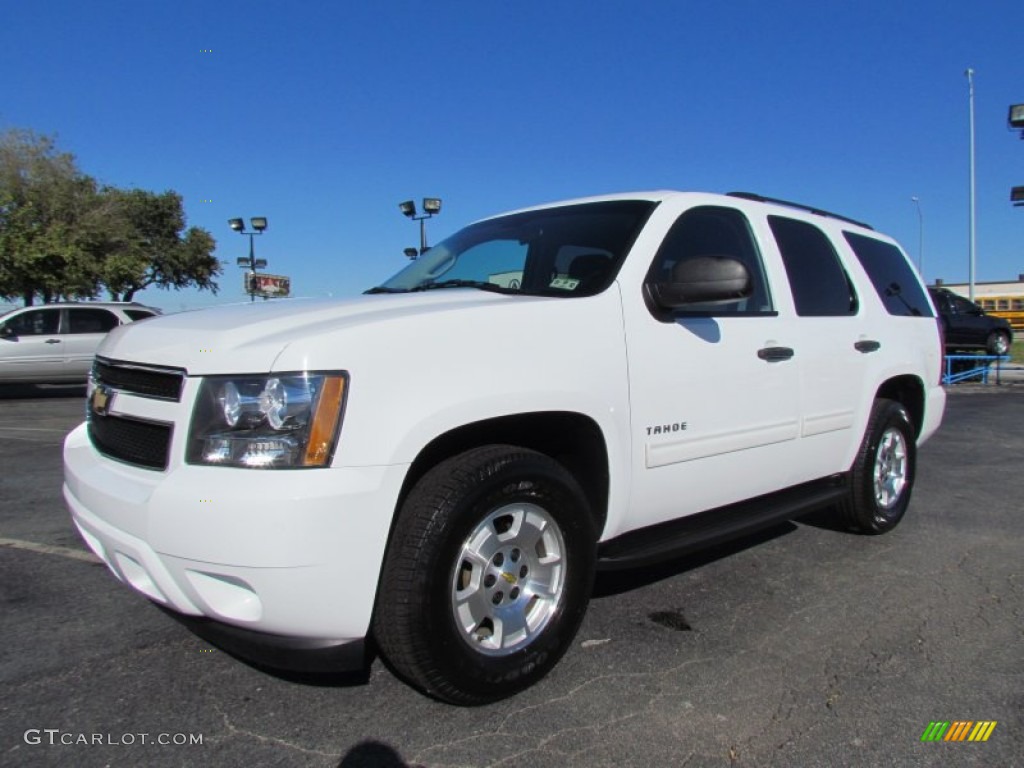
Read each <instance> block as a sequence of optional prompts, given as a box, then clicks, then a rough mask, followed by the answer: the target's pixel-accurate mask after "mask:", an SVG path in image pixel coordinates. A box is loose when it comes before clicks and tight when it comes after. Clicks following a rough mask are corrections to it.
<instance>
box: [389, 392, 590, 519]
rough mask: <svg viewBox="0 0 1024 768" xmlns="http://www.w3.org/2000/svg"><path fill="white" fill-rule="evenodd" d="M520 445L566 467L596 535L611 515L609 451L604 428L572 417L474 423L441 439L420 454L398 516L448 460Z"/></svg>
mask: <svg viewBox="0 0 1024 768" xmlns="http://www.w3.org/2000/svg"><path fill="white" fill-rule="evenodd" d="M493 444H503V445H516V446H519V447H522V448H529V449H531V450H534V451H537V452H538V453H543V454H545V455H547V456H549V457H550V458H552V459H554V460H555V461H558V462H559V463H560V464H562V465H563V466H564V467H565V468H566V469H567V470H568V471H569V473H570V474H572V476H573V477H574V478H575V479H576V481H577V482H578V483H579V484H580V487H582V488H583V492H584V493H585V494H586V497H587V502H588V504H589V506H590V509H591V512H592V513H593V515H594V523H595V525H596V527H597V530H599V531H600V530H601V529H603V527H604V523H605V520H606V518H607V515H608V498H609V485H610V472H609V463H608V462H609V459H608V446H607V443H606V441H605V437H604V433H603V432H602V431H601V428H600V426H598V424H597V422H595V421H594V420H593V419H592V418H590V417H589V416H586V415H584V414H582V413H577V412H572V411H541V412H533V413H521V414H514V415H509V416H499V417H495V418H492V419H485V420H482V421H476V422H471V423H469V424H463V425H461V426H459V427H455V428H452V429H450V430H449V431H447V432H445V433H443V434H440V435H438V436H437V437H435V438H434V439H433V440H431V441H430V442H429V443H427V444H426V445H425V446H424V447H423V448H422V449H421V450H420V452H419V453H418V454H417V456H416V458H415V459H414V460H413V462H412V464H411V465H410V467H409V471H408V472H407V473H406V476H405V481H404V482H403V483H402V488H401V491H400V492H399V494H398V500H397V503H396V507H395V509H396V515H397V510H398V509H399V508H401V506H402V504H403V503H404V502H405V498H406V497H407V496H408V494H409V492H410V491H411V490H412V488H413V486H415V485H416V482H417V481H418V480H419V479H420V478H421V477H423V475H425V474H426V473H427V472H428V471H429V470H430V468H431V467H434V466H436V465H437V464H439V463H440V462H442V461H444V460H445V459H447V458H449V457H451V456H455V455H457V454H459V453H463V452H465V451H468V450H470V449H472V448H478V447H480V446H484V445H493Z"/></svg>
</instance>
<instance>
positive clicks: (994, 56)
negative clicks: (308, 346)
mask: <svg viewBox="0 0 1024 768" xmlns="http://www.w3.org/2000/svg"><path fill="white" fill-rule="evenodd" d="M1022 30H1024V3H1022V2H1019V0H978V2H975V3H967V2H938V1H935V0H932V1H931V2H902V1H894V0H888V1H887V2H878V1H877V0H862V1H861V2H858V3H851V2H848V1H847V2H830V1H829V0H817V1H816V2H805V1H803V0H778V1H777V2H774V3H764V2H748V1H747V0H730V2H723V3H695V2H685V0H675V1H674V2H663V1H661V0H657V1H654V2H643V1H642V0H640V1H636V0H634V2H630V3H626V2H619V1H618V0H615V1H612V0H608V1H605V0H591V2H588V3H582V2H566V1H564V0H544V2H531V1H530V0H520V2H518V3H511V2H500V1H499V0H488V1H485V2H480V1H479V0H477V2H468V1H467V0H452V1H451V2H432V3H426V2H409V1H407V0H393V2H389V3H381V4H376V3H352V2H339V3H334V4H327V3H323V4H318V3H309V2H290V3H285V2H273V3H269V2H268V3H263V2H244V3H243V2H222V1H221V0H206V2H193V1H191V0H183V1H175V2H170V1H169V0H168V1H163V0H134V1H133V2H127V1H125V2H109V1H107V0H97V1H94V2H87V3H83V2H50V3H8V4H6V7H5V8H4V11H3V21H2V24H0V67H2V69H0V71H2V72H3V73H4V78H3V81H4V84H3V96H2V98H0V129H6V128H11V127H20V128H31V129H33V130H35V131H37V132H40V133H45V134H55V135H56V136H57V138H58V143H59V146H60V147H61V148H62V149H64V150H66V151H69V152H72V153H74V154H75V155H76V156H77V158H78V161H79V165H80V167H81V168H82V169H83V170H84V171H86V172H87V173H89V174H91V175H93V176H95V177H97V178H98V179H100V180H101V181H103V182H105V183H108V184H114V185H118V186H123V187H124V186H135V187H140V188H143V189H149V190H153V191H163V190H165V189H173V190H176V191H177V192H179V193H181V194H182V195H183V197H184V198H185V208H186V213H187V215H188V219H189V224H190V225H196V226H201V227H204V228H206V229H208V230H209V231H210V232H212V233H213V235H214V236H215V237H216V238H217V241H218V248H217V255H218V256H219V257H220V258H221V259H222V260H224V261H225V263H226V266H225V274H224V276H223V277H222V278H221V281H220V282H221V286H222V290H221V293H220V294H219V295H218V296H217V297H216V298H213V297H211V296H209V294H197V293H195V292H191V291H188V292H181V293H167V292H163V291H154V290H151V291H147V292H145V293H143V294H141V295H140V296H139V298H140V299H142V300H143V301H147V302H149V303H152V304H155V305H157V306H161V307H164V308H166V309H170V310H175V309H180V308H183V307H186V306H187V307H194V306H198V305H202V304H206V303H210V302H223V301H237V300H240V299H243V298H244V295H243V294H242V289H241V270H240V269H238V268H237V267H236V266H235V258H236V257H237V256H243V255H245V254H247V253H248V243H247V241H246V239H244V238H242V237H239V236H238V235H236V234H234V233H233V232H231V230H230V229H229V228H228V226H227V219H229V218H231V217H234V216H243V217H246V218H248V217H250V216H267V217H268V218H269V221H270V226H269V228H268V230H267V232H266V234H265V235H264V236H263V237H262V238H259V239H257V241H256V251H257V256H258V257H261V258H266V259H267V260H268V261H269V268H268V271H270V272H273V273H277V274H286V275H290V276H291V277H292V289H293V293H294V294H296V295H303V296H323V295H328V294H330V295H334V296H349V295H354V294H357V293H358V292H360V291H361V290H363V289H364V288H367V287H369V286H371V285H375V284H377V283H379V282H381V281H382V280H383V279H385V278H386V277H387V276H389V275H390V274H391V273H393V272H395V271H397V270H398V269H400V268H401V267H402V266H404V263H405V258H404V257H403V256H402V249H403V248H404V247H406V246H412V245H415V244H417V241H418V230H417V228H416V225H415V224H413V223H410V222H409V221H408V220H406V219H404V218H403V217H402V216H401V214H400V213H399V211H398V207H397V204H398V203H399V202H400V201H402V200H405V199H409V198H413V199H416V200H417V201H419V200H420V199H421V198H422V197H424V196H439V197H442V198H443V200H444V208H443V210H442V212H441V214H440V216H438V217H437V218H435V219H433V220H431V221H430V222H429V223H428V225H427V228H428V236H429V238H430V240H431V241H432V242H434V241H436V240H437V239H439V238H441V237H443V236H445V235H447V234H450V233H451V232H453V231H455V230H456V229H459V228H460V227H462V226H464V225H465V224H467V223H469V222H471V221H473V220H475V219H477V218H480V217H483V216H486V215H489V214H492V213H498V212H500V211H503V210H509V209H512V208H516V207H522V206H525V205H531V204H535V203H540V202H546V201H550V200H557V199H562V198H567V197H575V196H582V195H589V194H602V193H607V192H619V191H629V190H641V189H662V188H672V189H697V190H708V191H715V192H726V191H731V190H736V189H740V190H749V191H756V192H760V193H762V194H765V195H769V196H773V197H780V198H785V199H792V200H798V201H801V202H807V203H811V204H814V205H817V206H820V207H822V208H826V209H829V210H834V211H837V212H839V213H844V214H846V215H848V216H851V217H853V218H857V219H860V220H864V221H868V222H870V223H871V224H873V225H874V226H875V227H876V228H877V229H880V230H881V231H883V232H886V233H887V234H891V235H893V236H894V237H896V238H897V239H899V240H900V241H901V242H902V243H903V245H904V247H905V248H906V249H907V251H908V252H909V253H910V255H911V257H912V258H913V259H914V260H915V261H916V260H917V257H918V218H917V212H916V209H915V207H914V203H912V202H911V199H910V198H911V196H913V195H917V196H918V197H920V200H921V208H922V211H923V215H924V271H925V276H926V277H927V278H928V280H929V281H931V280H933V279H934V278H936V277H942V278H944V279H945V280H946V281H947V282H954V281H958V280H966V279H967V269H968V98H967V92H968V91H967V89H968V86H967V79H966V77H965V76H964V70H965V69H966V68H967V67H968V66H970V67H973V68H974V69H975V72H976V75H975V87H976V126H977V190H978V197H977V211H978V218H977V221H978V230H977V255H978V269H977V279H978V280H997V279H1010V278H1016V276H1017V274H1018V273H1021V272H1024V209H1022V208H1017V209H1015V208H1013V207H1012V206H1011V205H1010V203H1009V189H1010V187H1011V186H1014V185H1024V141H1021V140H1020V139H1019V138H1018V136H1017V134H1014V133H1011V132H1010V131H1008V129H1007V127H1006V115H1007V109H1008V107H1009V105H1010V104H1012V103H1022V102H1024V46H1022V44H1021V33H1022ZM207 51H209V52H207ZM207 200H209V201H212V202H205V201H207Z"/></svg>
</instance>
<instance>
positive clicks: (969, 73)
mask: <svg viewBox="0 0 1024 768" xmlns="http://www.w3.org/2000/svg"><path fill="white" fill-rule="evenodd" d="M964 74H965V75H967V91H968V97H969V101H970V114H971V226H970V258H971V265H970V274H969V277H968V298H969V299H970V300H971V301H974V259H975V254H974V244H975V229H974V228H975V220H974V70H973V69H971V68H968V69H967V71H966V72H965V73H964Z"/></svg>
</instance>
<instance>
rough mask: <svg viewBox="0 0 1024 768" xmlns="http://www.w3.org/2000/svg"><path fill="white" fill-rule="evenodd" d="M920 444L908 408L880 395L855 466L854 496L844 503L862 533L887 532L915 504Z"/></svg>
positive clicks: (846, 514) (849, 520) (848, 516)
mask: <svg viewBox="0 0 1024 768" xmlns="http://www.w3.org/2000/svg"><path fill="white" fill-rule="evenodd" d="M916 460H917V444H916V442H915V431H914V427H913V425H912V424H911V422H910V416H909V415H908V414H907V411H906V409H905V408H904V407H903V406H902V405H901V404H900V403H897V402H895V401H893V400H886V399H881V398H880V399H878V400H876V401H875V402H874V404H873V405H872V408H871V416H870V418H869V419H868V426H867V429H866V430H865V432H864V439H863V440H862V441H861V446H860V449H859V450H858V451H857V458H856V459H855V460H854V463H853V467H852V468H851V470H850V480H849V482H850V491H849V496H848V497H847V498H846V499H845V500H844V501H843V503H842V505H841V512H842V514H843V517H844V519H845V521H846V523H847V524H848V525H849V526H850V527H851V528H853V529H854V530H857V531H860V532H861V533H869V534H878V533H887V532H888V531H891V530H892V529H893V528H895V527H896V526H897V525H898V524H899V522H900V520H901V519H903V515H904V513H905V512H906V511H907V506H908V505H909V504H910V492H911V490H912V489H913V486H914V474H915V466H916Z"/></svg>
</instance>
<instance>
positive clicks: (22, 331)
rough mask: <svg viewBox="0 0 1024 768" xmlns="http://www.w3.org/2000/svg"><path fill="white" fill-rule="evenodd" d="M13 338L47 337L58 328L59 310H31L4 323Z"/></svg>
mask: <svg viewBox="0 0 1024 768" xmlns="http://www.w3.org/2000/svg"><path fill="white" fill-rule="evenodd" d="M4 327H5V328H8V329H10V331H11V332H12V333H13V334H14V335H15V336H48V335H51V334H55V333H57V330H58V329H59V327H60V310H59V309H32V310H29V311H28V312H22V313H21V314H20V315H15V316H14V317H12V318H11V319H10V320H7V321H6V322H5V323H4Z"/></svg>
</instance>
